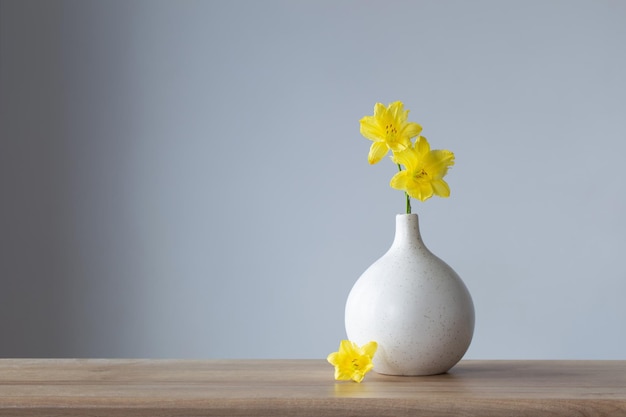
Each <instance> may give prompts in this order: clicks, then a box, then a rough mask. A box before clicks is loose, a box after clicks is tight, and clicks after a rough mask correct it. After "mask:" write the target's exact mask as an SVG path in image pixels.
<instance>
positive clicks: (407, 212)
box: [398, 164, 411, 214]
mask: <svg viewBox="0 0 626 417" xmlns="http://www.w3.org/2000/svg"><path fill="white" fill-rule="evenodd" d="M398 171H402V166H401V165H400V164H398ZM404 195H405V196H406V214H411V196H410V195H409V193H407V192H406V191H405V192H404Z"/></svg>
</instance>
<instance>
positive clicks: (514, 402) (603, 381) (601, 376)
mask: <svg viewBox="0 0 626 417" xmlns="http://www.w3.org/2000/svg"><path fill="white" fill-rule="evenodd" d="M0 415H2V416H16V417H17V416H49V417H53V416H131V417H132V416H151V417H152V416H155V417H165V416H185V417H191V416H273V417H275V416H291V415H294V416H321V417H324V416H359V417H367V416H377V417H380V416H383V417H384V416H435V417H436V416H450V415H461V416H482V417H488V416H542V415H546V416H567V417H571V416H626V361H462V362H461V363H459V364H458V365H457V366H455V367H454V368H452V370H451V371H450V372H449V373H447V374H443V375H437V376H426V377H393V376H385V375H378V374H375V373H373V372H371V373H369V374H367V376H366V377H365V380H364V381H363V382H362V383H361V384H357V383H354V382H351V381H341V382H337V381H335V380H334V379H333V367H332V366H331V365H329V364H328V363H326V362H325V361H323V360H198V361H196V360H128V359H124V360H120V359H115V360H110V359H0Z"/></svg>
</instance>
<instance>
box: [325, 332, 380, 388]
mask: <svg viewBox="0 0 626 417" xmlns="http://www.w3.org/2000/svg"><path fill="white" fill-rule="evenodd" d="M376 349H378V344H377V343H376V342H369V343H366V344H365V345H363V346H362V347H359V345H357V344H356V343H354V342H351V341H349V340H342V341H341V344H340V345H339V351H338V352H333V353H331V354H330V355H328V358H327V360H328V362H329V363H330V364H331V365H334V366H335V379H336V380H341V381H349V380H353V381H355V382H361V381H362V380H363V378H364V377H365V374H366V373H368V372H369V371H370V370H371V369H372V368H373V367H374V365H373V364H372V359H373V358H374V354H375V353H376Z"/></svg>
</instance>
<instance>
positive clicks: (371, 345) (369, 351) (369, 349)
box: [361, 341, 378, 358]
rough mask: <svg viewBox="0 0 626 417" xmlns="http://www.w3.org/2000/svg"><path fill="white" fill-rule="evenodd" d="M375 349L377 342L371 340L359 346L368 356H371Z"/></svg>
mask: <svg viewBox="0 0 626 417" xmlns="http://www.w3.org/2000/svg"><path fill="white" fill-rule="evenodd" d="M377 349H378V343H376V342H374V341H371V342H369V343H366V344H365V345H363V347H362V348H361V351H362V352H363V354H365V355H367V356H369V357H370V358H373V357H374V354H375V353H376V350H377Z"/></svg>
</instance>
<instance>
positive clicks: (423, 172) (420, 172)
mask: <svg viewBox="0 0 626 417" xmlns="http://www.w3.org/2000/svg"><path fill="white" fill-rule="evenodd" d="M427 177H428V172H426V170H424V168H422V169H419V170H416V171H415V173H414V174H413V179H414V180H415V181H419V180H422V179H424V178H427Z"/></svg>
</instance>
